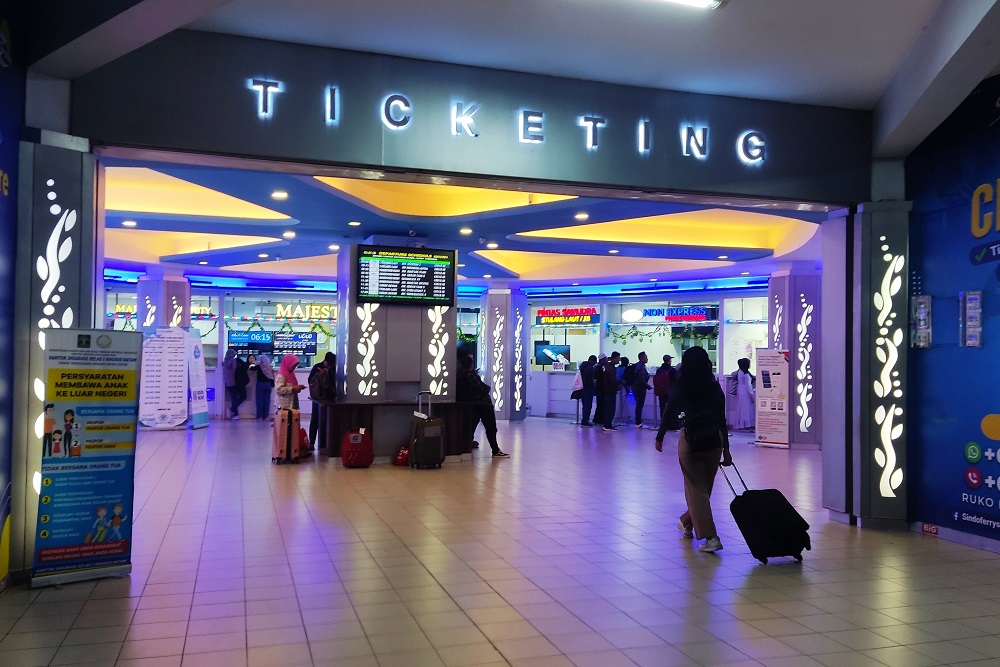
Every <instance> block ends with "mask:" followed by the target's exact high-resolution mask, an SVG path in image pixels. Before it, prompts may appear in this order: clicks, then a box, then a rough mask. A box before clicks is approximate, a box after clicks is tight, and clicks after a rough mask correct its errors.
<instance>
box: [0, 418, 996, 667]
mask: <svg viewBox="0 0 1000 667" xmlns="http://www.w3.org/2000/svg"><path fill="white" fill-rule="evenodd" d="M269 438H270V434H269V432H268V431H267V429H266V426H264V425H261V424H258V423H255V422H238V423H233V422H213V423H212V425H211V428H209V429H208V430H206V431H199V432H195V433H176V432H171V433H144V434H143V435H142V436H141V440H140V443H139V469H138V473H137V479H136V486H137V490H136V512H135V533H136V535H135V547H134V552H133V553H134V562H135V571H134V573H133V574H132V576H131V577H129V578H125V579H117V580H103V581H99V582H88V583H80V584H74V585H68V586H65V587H63V588H61V589H56V588H48V589H44V590H40V591H29V590H25V589H18V590H14V591H12V592H10V593H9V594H7V595H6V596H4V597H3V598H2V599H0V637H2V640H0V666H3V667H7V666H11V667H13V666H18V667H20V666H22V665H24V666H27V665H49V664H52V665H77V664H85V663H86V664H89V663H95V664H106V665H113V664H117V665H156V666H159V665H163V666H178V665H184V666H185V667H196V666H201V665H207V666H210V667H228V666H230V665H252V666H256V665H310V664H316V665H343V666H345V667H348V666H353V665H381V666H382V667H394V666H397V665H399V666H406V667H414V666H420V665H442V664H443V665H448V666H456V667H457V666H462V665H504V664H512V665H537V666H539V667H549V666H556V665H578V666H580V667H590V666H594V667H612V666H615V665H633V664H638V665H649V666H653V665H656V666H671V665H720V664H731V665H766V666H768V667H791V666H800V665H827V666H829V667H836V666H840V665H844V666H850V667H858V666H863V665H890V666H897V665H898V666H905V667H919V666H921V665H940V664H963V665H1000V604H998V598H1000V557H998V556H997V555H996V554H992V553H988V552H984V551H978V550H975V549H971V548H967V547H963V546H958V545H955V544H951V543H948V542H945V541H943V540H937V539H935V538H931V537H925V536H922V535H918V534H912V533H902V534H900V533H880V532H875V531H870V530H866V531H861V530H858V529H856V528H851V527H849V526H845V525H842V524H839V523H834V522H830V521H829V520H828V519H827V518H826V512H825V511H824V510H822V508H821V507H820V503H819V488H820V469H819V461H820V456H819V453H818V452H791V453H790V452H784V451H778V450H767V449H754V448H753V447H751V446H750V445H749V444H748V443H747V439H746V438H745V437H744V438H742V441H741V442H737V443H736V444H734V457H735V458H736V460H737V463H738V464H741V468H742V471H743V473H744V476H745V477H746V478H747V481H749V482H751V483H752V484H753V485H756V486H777V487H779V488H782V489H783V490H784V491H785V493H786V494H787V495H788V496H789V498H790V499H791V500H792V502H793V503H794V504H795V505H796V506H797V507H798V508H799V509H800V510H801V511H802V513H803V514H804V515H805V516H806V518H807V520H809V522H810V523H811V524H812V531H811V534H812V537H813V545H814V547H813V551H812V552H811V553H807V554H806V559H805V563H804V564H802V565H799V564H797V563H795V562H794V561H786V560H779V561H777V562H772V564H770V565H767V566H764V565H760V564H758V563H757V562H756V561H755V560H753V558H752V557H751V556H750V555H749V554H748V553H747V550H746V546H745V544H743V542H742V540H741V538H740V535H739V532H738V530H737V529H736V527H735V525H734V524H733V522H732V518H731V516H730V514H729V511H728V508H727V505H728V503H729V500H730V497H731V494H730V492H729V489H728V488H727V487H726V486H725V483H724V482H722V480H721V478H720V485H719V486H717V489H716V503H715V506H716V508H715V509H716V517H717V520H718V521H719V525H720V532H721V536H722V540H723V543H724V544H725V549H724V550H723V551H722V552H720V553H719V555H709V554H703V553H699V552H698V551H697V550H695V548H694V545H693V544H692V542H691V541H690V540H685V539H682V538H681V536H680V534H679V532H678V531H677V529H676V523H677V515H678V514H679V513H680V512H681V509H682V507H681V505H682V498H683V495H682V491H681V481H680V474H679V471H678V467H677V461H676V447H675V443H670V442H668V446H667V447H665V450H664V452H663V453H662V454H658V453H657V452H656V451H655V450H654V449H653V442H652V441H653V434H652V432H650V431H635V430H633V429H625V430H622V431H619V432H617V433H603V432H601V431H599V430H594V429H579V428H578V427H574V426H572V425H570V424H568V423H566V422H565V421H559V420H543V419H531V420H529V421H528V422H526V423H523V424H513V425H505V424H502V425H501V446H502V447H503V448H504V449H505V450H507V451H510V452H511V453H512V454H513V456H512V458H510V459H506V460H496V461H494V460H492V459H490V458H489V457H488V452H489V450H488V449H485V450H483V451H480V452H479V453H478V455H477V456H476V457H475V459H474V460H473V461H472V462H465V463H455V464H446V465H445V467H444V469H443V470H440V471H411V470H409V469H402V468H396V467H393V466H389V465H383V466H377V467H374V468H371V469H368V470H345V469H342V468H340V467H338V466H336V465H331V464H328V463H326V462H325V461H323V460H319V461H313V462H310V463H305V464H300V465H298V466H281V467H276V466H272V465H271V464H270V463H269V460H268V455H269ZM734 440H735V441H739V440H741V439H740V438H736V439H734Z"/></svg>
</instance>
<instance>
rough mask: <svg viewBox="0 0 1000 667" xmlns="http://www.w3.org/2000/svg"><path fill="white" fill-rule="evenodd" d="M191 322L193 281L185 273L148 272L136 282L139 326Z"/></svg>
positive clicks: (141, 327) (187, 325)
mask: <svg viewBox="0 0 1000 667" xmlns="http://www.w3.org/2000/svg"><path fill="white" fill-rule="evenodd" d="M189 326H191V283H190V281H189V280H188V279H187V278H186V277H185V276H180V275H169V274H163V273H162V272H153V271H151V272H150V273H147V274H146V275H144V276H141V277H140V278H139V284H138V285H136V328H137V329H138V330H139V331H151V330H153V329H156V328H158V327H189Z"/></svg>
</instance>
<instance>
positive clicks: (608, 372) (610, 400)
mask: <svg viewBox="0 0 1000 667" xmlns="http://www.w3.org/2000/svg"><path fill="white" fill-rule="evenodd" d="M621 356H622V355H621V354H619V353H618V352H612V353H611V356H610V357H608V358H607V359H605V360H604V362H603V363H602V365H603V366H604V372H603V374H602V376H601V386H600V387H598V388H597V390H598V392H600V395H601V402H602V404H603V405H604V430H605V431H617V430H618V429H616V428H615V427H614V426H613V423H614V420H615V403H617V402H618V390H619V389H620V388H621V383H620V382H619V381H618V375H617V374H616V372H615V366H617V365H618V362H619V361H620V360H621Z"/></svg>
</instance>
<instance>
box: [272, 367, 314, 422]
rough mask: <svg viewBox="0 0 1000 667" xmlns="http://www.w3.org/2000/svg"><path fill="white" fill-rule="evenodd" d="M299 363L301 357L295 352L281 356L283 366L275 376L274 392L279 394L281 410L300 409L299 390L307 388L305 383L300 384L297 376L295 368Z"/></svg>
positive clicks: (279, 407)
mask: <svg viewBox="0 0 1000 667" xmlns="http://www.w3.org/2000/svg"><path fill="white" fill-rule="evenodd" d="M298 365H299V358H298V357H296V356H295V355H294V354H286V355H285V356H283V357H282V358H281V366H280V368H279V369H278V374H277V375H275V376H274V392H275V393H276V394H277V395H278V409H279V410H298V409H299V400H298V398H299V392H300V391H302V390H303V389H305V388H306V387H305V385H303V384H299V381H298V378H296V377H295V368H296V367H297V366H298Z"/></svg>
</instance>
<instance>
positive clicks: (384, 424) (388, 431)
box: [317, 401, 474, 463]
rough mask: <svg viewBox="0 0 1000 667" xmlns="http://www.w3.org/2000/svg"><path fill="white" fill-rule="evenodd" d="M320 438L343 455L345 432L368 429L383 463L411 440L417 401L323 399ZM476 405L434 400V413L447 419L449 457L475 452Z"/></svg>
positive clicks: (334, 454) (328, 450)
mask: <svg viewBox="0 0 1000 667" xmlns="http://www.w3.org/2000/svg"><path fill="white" fill-rule="evenodd" d="M319 406H320V421H319V432H318V434H317V439H318V441H319V442H323V443H326V453H327V456H330V457H339V456H340V454H341V451H340V443H341V440H342V439H343V437H344V434H345V433H347V432H348V431H350V430H352V429H356V428H364V429H367V430H368V432H369V433H370V434H371V437H372V447H373V449H374V452H375V462H376V463H383V462H386V460H387V459H388V460H391V459H392V458H393V457H395V456H396V453H397V452H398V451H399V448H400V446H402V445H403V444H404V443H408V442H409V439H410V426H411V425H412V423H413V419H414V417H413V411H414V410H416V409H417V404H416V402H415V401H413V402H408V401H379V402H370V403H357V402H352V403H345V402H340V401H321V402H319ZM472 408H473V406H472V405H471V404H469V403H443V402H442V403H434V405H433V407H432V409H431V415H432V416H433V417H435V418H438V417H439V418H441V419H443V420H444V430H445V447H444V453H445V456H462V455H464V454H469V453H471V452H472V437H471V435H472V424H473V419H474V417H473V410H472Z"/></svg>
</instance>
